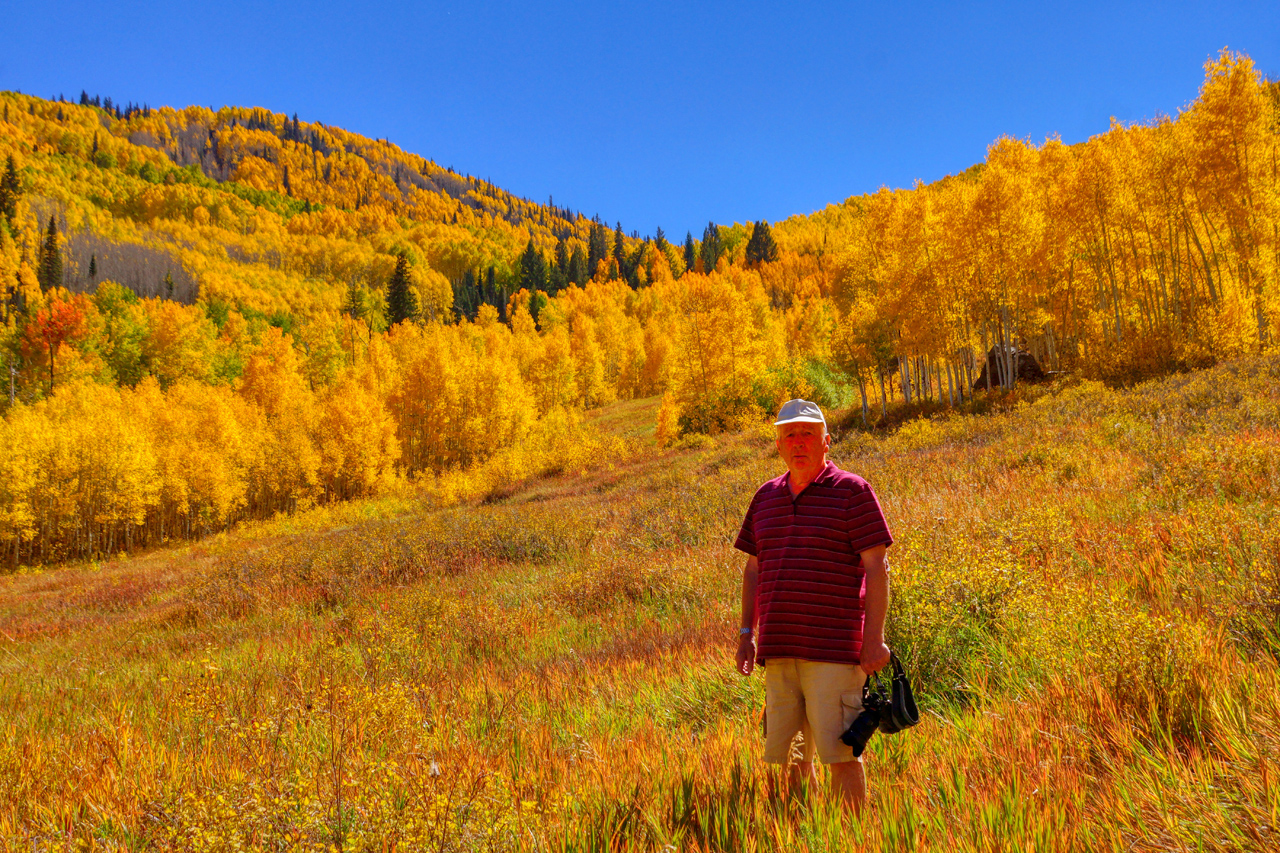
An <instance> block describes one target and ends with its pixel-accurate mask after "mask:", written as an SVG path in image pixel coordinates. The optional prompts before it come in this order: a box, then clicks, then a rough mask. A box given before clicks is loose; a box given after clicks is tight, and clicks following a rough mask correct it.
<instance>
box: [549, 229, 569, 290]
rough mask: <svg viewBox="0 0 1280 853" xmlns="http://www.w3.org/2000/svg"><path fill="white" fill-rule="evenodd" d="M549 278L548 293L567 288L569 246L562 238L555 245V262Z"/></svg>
mask: <svg viewBox="0 0 1280 853" xmlns="http://www.w3.org/2000/svg"><path fill="white" fill-rule="evenodd" d="M550 278H551V283H550V289H549V290H548V291H547V292H548V293H559V292H560V291H561V290H564V289H565V288H566V287H568V286H569V246H568V244H567V243H566V242H565V239H564V238H563V237H561V238H560V240H559V241H558V242H557V243H556V262H555V265H554V266H553V267H552V268H551V276H550Z"/></svg>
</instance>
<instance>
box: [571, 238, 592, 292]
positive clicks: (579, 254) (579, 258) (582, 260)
mask: <svg viewBox="0 0 1280 853" xmlns="http://www.w3.org/2000/svg"><path fill="white" fill-rule="evenodd" d="M590 279H591V276H590V275H589V274H588V273H587V255H586V253H585V252H583V251H582V246H580V245H579V246H575V247H574V248H573V256H572V257H571V258H569V281H571V282H573V283H574V284H578V285H582V284H586V283H587V282H588V281H589V280H590Z"/></svg>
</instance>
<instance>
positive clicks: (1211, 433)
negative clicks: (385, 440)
mask: <svg viewBox="0 0 1280 853" xmlns="http://www.w3.org/2000/svg"><path fill="white" fill-rule="evenodd" d="M1278 389H1280V361H1277V360H1276V359H1275V358H1274V357H1271V358H1266V359H1259V358H1255V359H1249V360H1243V361H1239V362H1233V363H1230V364H1225V365H1222V366H1219V367H1217V368H1215V369H1213V370H1210V371H1205V372H1200V373H1194V374H1190V375H1186V376H1179V377H1174V378H1170V379H1166V380H1163V381H1160V382H1151V383H1147V384H1142V385H1139V386H1137V387H1135V388H1134V389H1132V390H1128V391H1115V390H1108V389H1107V388H1106V387H1104V386H1102V385H1100V384H1098V383H1094V382H1074V383H1071V384H1069V385H1066V386H1063V387H1058V388H1056V389H1052V390H1050V389H1041V390H1039V391H1037V392H1036V393H1034V394H1033V395H1032V399H1029V400H1026V401H1025V402H1023V403H1022V404H1020V405H1017V406H1015V407H1014V408H1013V409H1012V410H1011V411H1006V412H1003V413H996V414H991V415H984V416H973V415H953V416H948V417H944V416H940V417H937V418H935V419H933V420H928V419H924V420H917V421H914V422H911V423H910V424H908V425H906V426H904V427H902V428H901V429H899V430H898V431H897V432H896V433H894V434H892V435H889V436H876V435H873V434H869V433H865V432H860V431H853V432H851V433H849V434H848V435H847V436H846V437H845V438H844V439H843V440H841V441H839V442H837V443H836V445H835V446H834V447H833V456H834V458H836V459H837V460H838V461H839V462H840V463H841V464H842V465H843V466H845V467H847V468H850V469H852V470H854V471H857V472H860V473H862V474H864V475H865V476H867V477H868V478H869V479H870V481H871V482H872V483H873V484H874V486H875V487H876V489H877V492H878V493H879V495H880V496H881V499H882V501H883V504H884V507H885V511H886V514H887V516H888V518H889V521H890V523H891V525H892V527H893V530H894V533H895V536H896V538H897V543H896V544H895V545H894V547H893V548H892V550H891V558H892V566H893V568H892V583H893V601H892V606H891V617H890V620H889V624H888V632H889V642H890V644H891V645H892V646H893V647H894V648H896V649H897V651H898V653H899V654H900V655H902V656H903V658H904V660H905V662H906V665H907V667H908V669H909V670H910V671H911V673H912V674H913V676H914V677H915V679H916V684H917V691H918V695H919V698H920V702H921V705H922V708H923V709H924V714H923V722H922V723H921V724H920V726H918V727H917V728H915V729H912V730H909V731H907V732H904V733H900V734H896V735H893V736H892V737H885V736H880V735H877V736H876V737H875V738H873V740H872V742H871V747H870V750H869V759H868V773H869V776H870V779H871V790H872V800H871V808H870V810H869V812H868V813H867V815H866V817H864V818H862V819H856V820H851V819H849V818H847V817H844V816H842V815H841V814H840V810H839V809H838V808H836V807H835V806H834V804H833V803H831V802H829V801H828V800H827V798H826V797H825V795H824V794H822V793H821V792H815V793H814V794H812V795H811V796H810V797H809V798H808V799H807V800H806V801H805V802H797V803H790V804H788V803H779V802H771V801H769V800H768V799H767V798H766V797H765V796H764V795H763V775H762V765H761V763H760V752H761V749H762V740H761V738H760V735H759V724H758V719H757V715H758V713H759V708H760V702H761V697H762V693H763V686H762V681H761V678H760V675H759V673H758V672H757V674H756V675H755V676H754V677H752V678H750V679H745V678H742V677H740V676H737V675H735V674H734V673H733V670H732V645H733V642H734V625H735V624H736V623H735V619H736V608H737V601H738V597H737V594H738V593H737V585H738V583H739V580H738V578H739V575H738V573H739V570H740V566H741V563H742V557H741V555H740V554H738V553H736V552H734V551H733V550H732V549H731V547H730V544H729V543H730V541H731V537H732V535H733V533H734V532H735V531H736V528H737V525H738V523H739V522H740V516H741V513H742V511H743V509H744V508H745V506H746V503H747V501H748V500H749V498H750V495H751V493H752V491H753V489H754V488H755V486H756V485H757V484H758V483H759V482H760V481H761V480H762V479H764V478H766V477H769V476H772V475H773V474H774V473H776V472H777V470H778V468H779V463H778V461H777V459H776V456H775V454H774V451H773V448H772V446H771V442H770V431H769V430H768V429H760V428H756V427H752V428H750V429H747V430H745V431H742V432H733V433H726V434H722V435H720V436H717V437H702V438H697V439H686V441H685V446H684V447H682V448H677V449H667V450H662V449H659V448H656V447H654V445H653V443H652V441H651V440H650V439H648V438H645V437H644V436H645V434H646V433H647V432H648V431H649V430H651V429H652V428H653V423H654V419H655V418H656V414H655V412H654V408H655V405H656V404H655V403H654V402H650V403H634V402H623V403H618V404H614V405H612V406H609V407H604V408H602V409H601V411H600V412H599V421H601V422H602V425H601V431H602V432H604V433H607V434H609V435H612V436H613V437H615V438H617V439H619V440H621V441H624V442H630V443H624V444H623V445H621V446H620V447H619V448H618V450H617V452H615V453H611V454H610V455H608V456H599V457H596V458H593V459H588V460H584V461H583V462H582V463H581V464H579V465H577V466H575V467H571V468H569V469H566V470H565V471H563V472H562V473H559V474H556V475H551V476H546V477H543V478H540V479H538V480H536V481H533V482H527V483H525V484H523V485H519V486H516V487H513V488H511V489H510V490H509V491H508V492H507V493H506V494H505V495H502V496H498V497H495V498H494V499H493V501H492V502H490V503H488V504H485V505H479V504H477V505H467V506H457V507H444V508H438V507H432V506H430V505H428V504H425V503H424V502H422V501H421V499H420V497H419V496H418V495H416V494H406V495H400V496H395V497H383V498H379V499H377V500H360V501H353V502H349V503H346V504H340V505H333V506H326V507H320V508H316V509H312V510H309V511H306V512H301V513H299V514H297V515H295V516H293V517H281V518H277V519H275V520H274V521H271V522H266V523H262V524H258V525H249V526H247V527H245V528H244V529H242V530H240V531H237V532H233V533H229V534H221V535H218V536H214V537H211V538H208V539H206V540H205V541H203V542H202V543H200V544H198V545H194V546H184V547H180V548H171V549H165V550H159V551H155V552H152V553H150V554H147V555H145V556H141V557H136V558H132V559H126V558H119V559H113V560H110V561H107V562H100V563H91V564H84V565H79V566H76V567H69V568H61V569H56V570H47V571H41V572H28V573H22V574H14V575H9V576H5V577H0V643H2V644H3V645H0V649H2V650H3V653H2V654H0V709H2V710H3V719H4V723H3V725H4V736H3V737H0V838H3V839H4V840H5V841H6V842H7V843H11V844H13V845H15V846H21V847H23V848H24V849H25V848H30V847H34V848H37V849H45V848H62V847H70V846H81V847H94V846H99V847H102V848H104V849H114V848H124V847H127V848H129V849H139V848H141V849H152V848H154V849H205V850H225V849H290V850H294V849H296V850H302V849H307V850H311V849H319V848H320V847H325V848H329V849H331V848H332V847H334V846H336V847H337V848H338V849H351V850H364V849H389V850H411V849H438V850H517V849H529V850H547V849H551V850H603V849H609V850H655V851H656V850H672V849H678V850H695V849H697V850H722V851H752V850H756V851H764V850H779V849H785V850H798V851H804V850H808V851H833V853H834V851H843V850H847V849H849V845H850V842H853V843H854V844H855V845H857V846H859V847H865V848H867V849H876V850H886V851H896V850H902V851H906V850H911V851H928V850H937V851H948V853H950V851H967V850H974V851H977V850H1014V849H1016V850H1024V849H1035V850H1041V851H1055V850H1060V851H1080V850H1112V849H1124V850H1179V849H1203V850H1222V851H1226V850H1242V849H1251V850H1261V849H1271V848H1274V847H1275V846H1276V843H1277V839H1276V837H1275V833H1276V829H1275V820H1274V815H1275V813H1276V810H1277V808H1280V784H1278V781H1277V780H1280V670H1278V669H1277V666H1276V660H1277V657H1276V656H1277V654H1278V653H1280V637H1278V636H1277V633H1276V624H1277V618H1278V616H1280V571H1278V569H1280V538H1277V537H1278V536H1280V533H1278V532H1280V516H1278V514H1277V500H1276V499H1277V488H1280V440H1278V439H1280V391H1278ZM637 436H639V437H638V438H637Z"/></svg>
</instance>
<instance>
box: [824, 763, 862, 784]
mask: <svg viewBox="0 0 1280 853" xmlns="http://www.w3.org/2000/svg"><path fill="white" fill-rule="evenodd" d="M827 767H829V768H830V769H831V775H832V776H834V777H835V778H837V779H844V778H857V777H859V776H861V775H862V759H861V758H855V759H853V760H852V761H840V762H837V763H836V764H828V765H827Z"/></svg>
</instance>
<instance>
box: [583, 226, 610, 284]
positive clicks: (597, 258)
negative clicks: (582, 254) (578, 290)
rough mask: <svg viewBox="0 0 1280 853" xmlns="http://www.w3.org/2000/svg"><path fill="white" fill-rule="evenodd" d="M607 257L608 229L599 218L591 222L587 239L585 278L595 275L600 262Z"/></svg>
mask: <svg viewBox="0 0 1280 853" xmlns="http://www.w3.org/2000/svg"><path fill="white" fill-rule="evenodd" d="M607 257H609V229H607V228H606V227H605V225H604V223H603V222H601V221H600V217H599V216H597V217H595V218H594V219H592V220H591V233H590V234H589V235H588V237H587V277H588V278H590V277H592V276H594V275H595V274H596V268H597V267H598V266H599V264H600V262H601V261H603V260H604V259H605V258H607Z"/></svg>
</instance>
